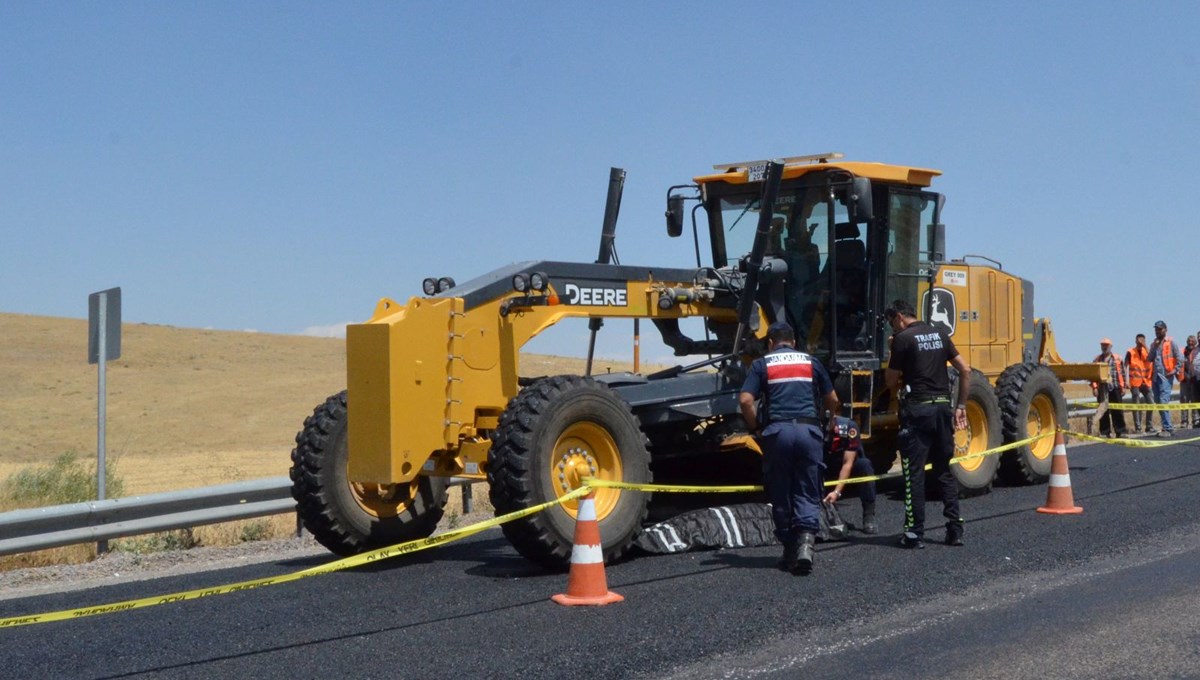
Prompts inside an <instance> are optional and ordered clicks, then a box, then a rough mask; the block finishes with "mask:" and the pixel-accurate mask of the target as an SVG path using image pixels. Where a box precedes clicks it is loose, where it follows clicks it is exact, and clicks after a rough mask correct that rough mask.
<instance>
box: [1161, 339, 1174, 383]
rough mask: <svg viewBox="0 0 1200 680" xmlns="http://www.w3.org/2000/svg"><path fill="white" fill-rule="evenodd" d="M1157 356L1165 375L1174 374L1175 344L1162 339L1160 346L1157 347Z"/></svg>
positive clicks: (1169, 340)
mask: <svg viewBox="0 0 1200 680" xmlns="http://www.w3.org/2000/svg"><path fill="white" fill-rule="evenodd" d="M1158 353H1159V356H1161V357H1162V362H1163V371H1164V372H1165V373H1166V374H1167V375H1171V374H1172V373H1174V372H1175V344H1174V343H1172V342H1171V338H1163V341H1162V344H1161V345H1159V346H1158Z"/></svg>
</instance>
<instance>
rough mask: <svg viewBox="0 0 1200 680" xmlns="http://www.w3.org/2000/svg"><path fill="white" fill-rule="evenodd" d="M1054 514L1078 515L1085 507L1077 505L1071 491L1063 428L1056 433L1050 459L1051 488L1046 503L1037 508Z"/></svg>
mask: <svg viewBox="0 0 1200 680" xmlns="http://www.w3.org/2000/svg"><path fill="white" fill-rule="evenodd" d="M1037 511H1038V512H1046V513H1049V514H1052V515H1078V514H1079V513H1081V512H1083V508H1081V507H1079V506H1078V505H1075V496H1074V494H1072V493H1071V472H1070V470H1069V469H1068V468H1067V443H1066V441H1065V440H1064V439H1063V433H1062V430H1058V431H1057V432H1055V433H1054V455H1053V456H1052V457H1051V459H1050V488H1049V489H1047V490H1046V505H1044V506H1042V507H1040V508H1038V509H1037Z"/></svg>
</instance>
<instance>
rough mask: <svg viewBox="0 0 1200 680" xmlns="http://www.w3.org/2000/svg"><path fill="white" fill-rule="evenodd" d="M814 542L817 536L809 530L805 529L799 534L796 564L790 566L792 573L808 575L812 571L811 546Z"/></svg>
mask: <svg viewBox="0 0 1200 680" xmlns="http://www.w3.org/2000/svg"><path fill="white" fill-rule="evenodd" d="M816 542H817V536H816V534H814V533H812V532H811V531H805V532H804V533H802V534H800V544H799V546H798V548H799V554H798V556H797V559H796V566H794V567H792V573H793V574H801V575H808V574H810V573H812V566H813V546H814V544H815V543H816Z"/></svg>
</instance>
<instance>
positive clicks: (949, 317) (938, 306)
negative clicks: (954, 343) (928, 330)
mask: <svg viewBox="0 0 1200 680" xmlns="http://www.w3.org/2000/svg"><path fill="white" fill-rule="evenodd" d="M921 309H923V310H928V314H929V317H928V318H927V319H925V320H926V321H928V322H929V324H930V325H931V326H933V327H934V328H937V329H939V330H941V331H942V332H943V333H945V334H946V335H954V325H955V324H956V323H957V322H958V309H957V308H955V306H954V293H951V292H950V291H948V290H946V289H945V288H933V289H931V290H927V291H925V298H924V299H923V300H921Z"/></svg>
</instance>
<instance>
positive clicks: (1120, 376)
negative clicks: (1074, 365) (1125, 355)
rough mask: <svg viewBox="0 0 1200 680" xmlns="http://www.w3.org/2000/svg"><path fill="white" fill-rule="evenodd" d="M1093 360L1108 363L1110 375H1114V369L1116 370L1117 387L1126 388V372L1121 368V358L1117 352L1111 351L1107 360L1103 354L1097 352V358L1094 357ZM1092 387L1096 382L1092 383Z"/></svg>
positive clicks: (1098, 362)
mask: <svg viewBox="0 0 1200 680" xmlns="http://www.w3.org/2000/svg"><path fill="white" fill-rule="evenodd" d="M1092 361H1093V362H1095V363H1097V364H1108V375H1109V376H1110V377H1111V376H1112V372H1113V370H1116V372H1117V387H1120V388H1121V389H1122V390H1123V389H1125V372H1124V371H1122V370H1121V360H1120V359H1118V358H1117V355H1116V354H1113V353H1112V352H1109V353H1108V360H1107V361H1105V360H1104V355H1103V354H1097V355H1096V358H1095V359H1092ZM1092 387H1096V383H1092Z"/></svg>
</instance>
